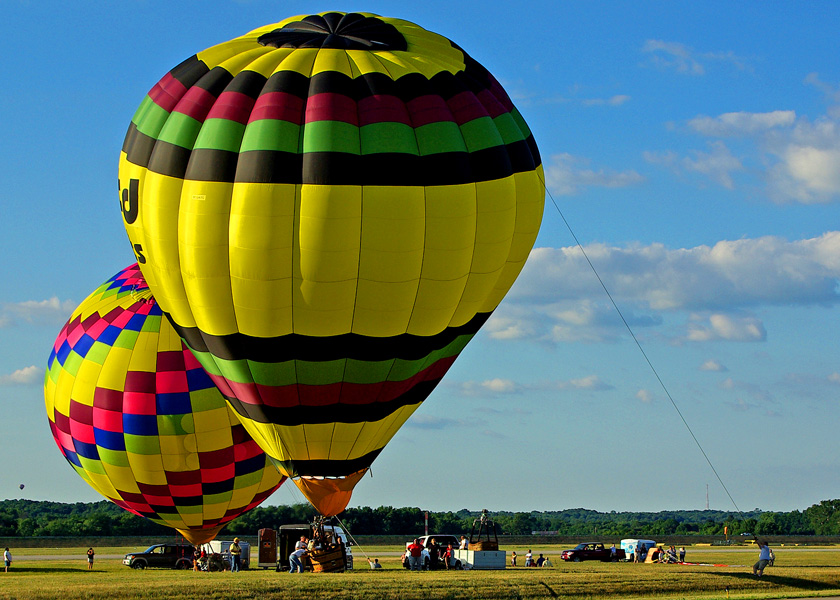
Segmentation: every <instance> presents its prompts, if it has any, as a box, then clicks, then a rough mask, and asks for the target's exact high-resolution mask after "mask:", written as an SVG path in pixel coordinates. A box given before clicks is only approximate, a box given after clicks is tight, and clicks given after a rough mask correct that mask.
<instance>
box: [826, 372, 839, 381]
mask: <svg viewBox="0 0 840 600" xmlns="http://www.w3.org/2000/svg"><path fill="white" fill-rule="evenodd" d="M828 380H829V381H830V382H831V383H840V373H832V374H831V375H829V376H828Z"/></svg>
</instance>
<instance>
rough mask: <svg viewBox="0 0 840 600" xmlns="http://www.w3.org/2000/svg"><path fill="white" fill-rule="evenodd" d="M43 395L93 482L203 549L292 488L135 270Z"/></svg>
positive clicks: (75, 324) (79, 330)
mask: <svg viewBox="0 0 840 600" xmlns="http://www.w3.org/2000/svg"><path fill="white" fill-rule="evenodd" d="M44 386H45V389H44V392H45V398H46V407H47V416H48V417H49V421H50V429H51V430H52V434H53V437H54V438H55V441H56V443H57V444H58V447H59V449H60V450H61V453H62V454H63V455H64V458H66V459H67V461H68V462H69V463H70V464H71V465H72V466H73V468H74V469H75V470H76V472H77V473H78V474H79V475H80V476H81V477H82V479H84V480H85V481H86V482H87V483H89V484H90V485H91V487H93V488H94V489H95V490H96V491H97V492H99V493H100V494H102V495H103V496H105V497H106V498H108V499H109V500H111V501H112V502H114V503H115V504H117V505H119V506H121V507H122V508H124V509H126V510H128V511H131V512H133V513H135V514H138V515H140V516H143V517H146V518H148V519H151V520H152V521H154V522H155V523H159V524H161V525H167V526H169V527H174V528H175V529H177V530H178V531H179V532H181V533H182V534H183V535H184V537H185V538H186V539H187V540H189V541H190V542H191V543H193V544H199V543H204V542H207V541H210V540H212V539H213V538H214V537H215V536H216V534H217V533H218V532H219V530H220V529H221V528H222V527H223V526H224V525H225V524H226V523H227V522H229V521H231V520H233V519H235V518H236V517H238V516H239V515H241V514H243V513H244V512H246V511H248V510H250V509H252V508H254V507H255V506H257V505H258V504H260V503H261V502H262V501H263V500H265V499H266V498H267V497H268V496H269V495H271V493H272V492H274V490H276V489H277V488H278V487H279V486H280V484H281V483H282V481H283V477H282V476H281V475H280V474H279V473H278V472H277V469H276V468H275V467H274V466H273V465H272V463H271V462H270V461H269V460H268V458H267V457H266V455H265V454H264V453H263V451H262V450H261V449H260V448H259V446H258V445H257V444H256V442H254V440H253V439H251V437H250V436H249V435H248V434H247V432H246V431H245V429H244V428H243V427H242V425H241V424H240V423H239V420H238V419H237V417H236V415H235V414H234V413H233V411H232V410H231V409H230V407H229V406H228V405H227V403H226V402H225V399H224V398H223V397H222V395H221V394H220V393H219V391H218V390H217V389H216V386H215V385H214V384H213V382H212V381H211V379H210V377H208V375H207V373H205V371H204V369H202V367H201V365H200V364H199V363H198V361H197V360H196V359H195V358H194V357H193V355H192V354H191V353H190V351H189V350H188V349H187V348H186V347H185V346H184V344H183V342H182V341H181V338H179V337H178V334H176V333H175V331H174V330H173V329H172V326H171V325H170V324H169V323H168V322H167V321H166V319H165V318H164V317H163V313H162V312H161V310H160V307H159V306H158V305H157V303H156V302H155V300H154V298H153V297H152V293H151V291H150V290H149V289H148V287H147V286H146V282H145V280H144V279H143V276H142V275H141V273H140V270H139V269H138V268H137V265H136V264H135V265H132V266H130V267H128V268H126V269H123V270H122V271H120V272H119V273H117V274H116V275H115V276H114V277H112V278H111V279H109V280H108V281H106V282H105V283H104V284H102V285H101V286H99V288H98V289H97V290H96V291H95V292H93V293H92V294H91V295H90V296H88V297H87V299H86V300H85V301H84V302H82V304H81V305H80V306H79V307H78V308H77V309H76V310H75V311H74V312H73V314H72V316H71V317H70V320H69V321H68V322H67V324H66V325H65V326H64V327H63V328H62V330H61V333H60V334H59V336H58V338H57V339H56V342H55V345H54V347H53V351H52V353H51V354H50V358H49V361H48V367H47V374H46V377H45V384H44ZM21 487H22V486H21Z"/></svg>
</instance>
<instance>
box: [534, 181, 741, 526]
mask: <svg viewBox="0 0 840 600" xmlns="http://www.w3.org/2000/svg"><path fill="white" fill-rule="evenodd" d="M540 181H541V182H542V184H543V188H544V189H545V193H546V194H548V197H549V199H550V200H551V203H552V204H553V205H554V208H555V210H556V211H557V214H558V215H560V218H561V219H562V220H563V223H564V224H565V225H566V229H568V230H569V233H570V234H571V236H572V239H573V240H574V241H575V245H576V246H577V247H578V249H579V250H580V252H581V254H582V255H583V258H585V259H586V262H587V264H588V265H589V268H590V269H592V272H593V273H594V274H595V278H596V279H597V280H598V283H599V284H600V285H601V288H602V289H603V290H604V293H605V294H606V295H607V298H609V300H610V303H612V306H613V308H614V309H615V312H616V313H618V316H619V317H620V318H621V322H622V323H624V327H625V328H626V329H627V331H628V333H629V334H630V337H631V338H632V339H633V342H634V343H635V344H636V347H637V348H638V349H639V352H641V354H642V357H644V359H645V362H646V363H647V365H648V367H649V368H650V370H651V372H653V375H654V377H655V378H656V381H658V382H659V385H660V387H662V390H663V391H664V392H665V396H666V397H667V398H668V400H669V401H670V402H671V406H673V407H674V410H675V411H677V414H678V415H679V417H680V420H681V421H682V423H683V425H685V428H686V429H687V430H688V433H689V434H690V435H691V439H693V440H694V443H695V444H696V445H697V448H698V449H699V450H700V453H701V454H702V455H703V458H704V459H706V463H708V465H709V468H711V469H712V473H714V475H715V478H716V479H717V480H718V483H720V485H721V487H722V488H723V491H724V492H726V495H727V497H728V498H729V500H730V502H732V505H733V506H734V507H735V510H736V511H738V514H740V515H741V520H742V521H743V520H745V516H744V513H743V512H742V511H741V509H740V508H739V507H738V503H737V502H735V499H734V498H733V497H732V494H730V493H729V488H727V487H726V484H725V483H724V482H723V479H722V478H721V476H720V474H719V473H718V471H717V469H716V468H715V465H714V464H712V461H711V459H710V458H709V455H708V454H706V451H705V450H704V449H703V446H702V445H701V444H700V440H698V439H697V436H696V435H694V431H692V429H691V427H690V426H689V424H688V421H686V419H685V416H683V413H682V411H681V410H680V408H679V407H678V406H677V403H676V401H675V400H674V398H673V396H671V392H670V391H669V390H668V386H666V385H665V382H664V381H663V380H662V378H661V377H660V376H659V372H658V371H657V370H656V367H654V366H653V362H651V360H650V358H649V357H648V355H647V352H645V349H644V348H643V347H642V344H641V342H639V339H638V338H637V337H636V334H635V332H634V331H633V328H632V327H630V324H629V323H628V322H627V319H625V318H624V313H622V312H621V309H620V308H619V307H618V304H617V303H616V301H615V299H614V298H613V295H612V294H611V293H610V290H609V288H607V285H606V284H605V283H604V280H603V279H601V275H600V274H599V273H598V270H597V269H596V268H595V265H593V264H592V261H591V260H589V256H588V255H587V254H586V250H584V249H583V245H582V244H581V243H580V241H579V240H578V238H577V235H575V232H574V230H573V229H572V226H571V225H570V224H569V222H568V220H567V219H566V217H565V215H564V214H563V211H562V210H560V206H559V205H558V204H557V201H556V200H555V199H554V196H553V195H552V194H551V191H550V190H549V189H548V186H547V185H546V183H545V180H543V179H542V178H540Z"/></svg>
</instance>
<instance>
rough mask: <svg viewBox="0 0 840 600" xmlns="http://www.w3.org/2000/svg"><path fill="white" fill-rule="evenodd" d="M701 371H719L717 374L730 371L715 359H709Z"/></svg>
mask: <svg viewBox="0 0 840 600" xmlns="http://www.w3.org/2000/svg"><path fill="white" fill-rule="evenodd" d="M700 370H701V371H717V372H720V373H722V372H725V371H728V370H729V369H727V368H726V367H725V366H723V365H722V364H721V363H720V362H719V361H717V360H715V359H709V360H707V361H706V362H704V363H703V364H702V365H700Z"/></svg>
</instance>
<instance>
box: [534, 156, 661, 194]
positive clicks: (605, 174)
mask: <svg viewBox="0 0 840 600" xmlns="http://www.w3.org/2000/svg"><path fill="white" fill-rule="evenodd" d="M588 165H589V161H588V160H587V159H585V158H580V157H575V156H572V155H571V154H566V153H563V154H555V155H553V156H552V157H551V162H550V163H549V164H548V165H547V166H546V170H545V179H546V184H547V185H548V187H549V188H550V189H551V190H552V191H553V192H554V193H555V194H557V195H571V194H575V193H577V192H578V191H579V190H580V189H581V188H584V187H607V188H622V187H628V186H632V185H638V184H640V183H642V182H643V181H644V180H645V178H644V177H643V176H642V175H640V174H639V173H637V172H636V171H633V170H632V169H631V170H626V171H613V170H610V169H603V168H602V169H599V170H597V171H596V170H592V169H589V168H587V167H588Z"/></svg>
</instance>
